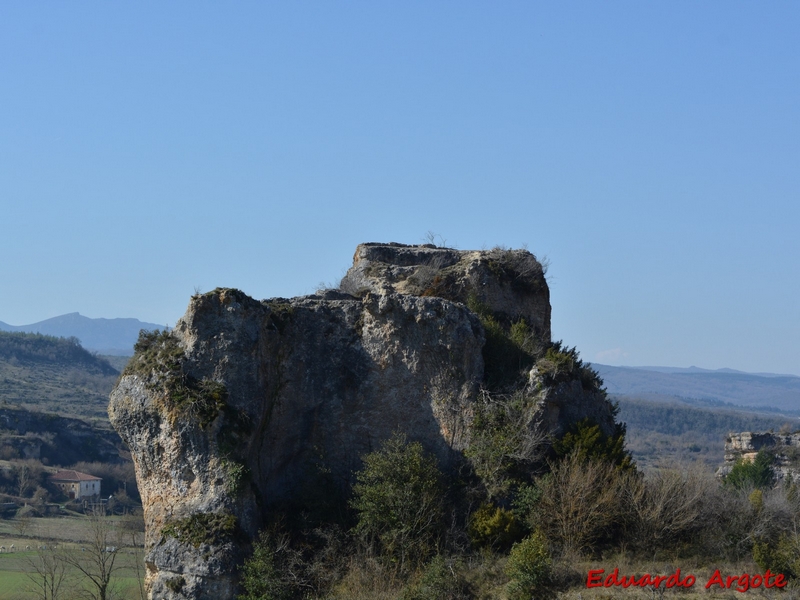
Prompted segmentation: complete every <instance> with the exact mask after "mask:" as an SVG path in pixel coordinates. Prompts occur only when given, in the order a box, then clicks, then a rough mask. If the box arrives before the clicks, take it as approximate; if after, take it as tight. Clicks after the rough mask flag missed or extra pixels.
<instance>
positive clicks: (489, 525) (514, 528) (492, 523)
mask: <svg viewBox="0 0 800 600" xmlns="http://www.w3.org/2000/svg"><path fill="white" fill-rule="evenodd" d="M523 529H524V528H523V526H522V524H521V523H520V522H519V520H518V519H517V517H516V516H515V515H514V513H513V512H511V511H510V510H506V509H505V508H501V507H499V506H494V505H493V504H490V503H488V502H485V503H483V504H481V505H480V506H479V507H478V510H476V511H475V512H474V513H472V515H470V518H469V526H468V529H467V532H468V533H469V539H470V541H471V542H472V544H473V545H474V546H476V547H479V548H481V547H491V548H497V549H502V548H508V547H510V546H511V545H512V544H513V543H514V542H516V541H519V539H520V538H521V537H522V535H523Z"/></svg>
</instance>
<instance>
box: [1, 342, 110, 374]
mask: <svg viewBox="0 0 800 600" xmlns="http://www.w3.org/2000/svg"><path fill="white" fill-rule="evenodd" d="M0 359H3V360H8V361H23V362H24V361H30V362H51V363H59V364H63V365H71V366H80V367H81V368H82V369H85V370H89V371H93V372H97V373H100V374H102V375H119V373H118V372H117V370H116V369H114V367H112V366H111V365H110V364H108V362H107V361H105V360H103V359H101V358H98V357H96V356H95V355H94V354H92V353H91V352H89V351H88V350H86V349H84V348H83V347H82V346H81V344H80V341H79V340H78V339H77V338H74V337H70V338H57V337H53V336H50V335H42V334H39V333H16V332H7V331H0Z"/></svg>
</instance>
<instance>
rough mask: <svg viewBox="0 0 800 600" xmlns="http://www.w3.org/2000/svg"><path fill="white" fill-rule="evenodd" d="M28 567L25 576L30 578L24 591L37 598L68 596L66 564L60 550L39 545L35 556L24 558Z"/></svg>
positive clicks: (53, 599) (56, 598) (45, 599)
mask: <svg viewBox="0 0 800 600" xmlns="http://www.w3.org/2000/svg"><path fill="white" fill-rule="evenodd" d="M26 562H27V563H28V567H29V569H28V570H27V571H26V572H25V576H26V577H27V578H28V579H29V580H30V584H29V585H27V586H26V589H25V591H26V592H28V593H30V594H32V595H33V596H34V597H35V598H36V599H37V600H59V598H65V597H67V596H69V592H70V591H71V590H70V586H69V583H70V581H69V572H68V569H67V567H68V565H67V563H66V561H65V560H64V555H63V553H62V552H60V551H59V550H57V549H56V548H55V547H54V546H40V547H39V549H38V550H37V551H36V556H33V557H28V558H27V559H26Z"/></svg>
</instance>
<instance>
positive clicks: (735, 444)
mask: <svg viewBox="0 0 800 600" xmlns="http://www.w3.org/2000/svg"><path fill="white" fill-rule="evenodd" d="M761 451H764V452H768V453H769V454H770V455H772V456H773V463H772V471H773V473H774V474H775V479H776V480H778V481H781V480H783V479H785V478H786V477H791V478H792V480H793V481H797V480H798V479H799V478H800V432H797V431H795V432H792V433H790V432H785V433H776V432H773V431H761V432H754V431H741V432H738V433H734V432H731V433H729V434H728V437H727V438H726V439H725V464H724V465H722V466H721V467H720V468H719V469H718V470H717V475H719V476H724V475H727V474H728V473H730V472H731V469H732V468H733V466H734V465H735V464H736V461H738V460H741V461H745V462H752V461H754V460H755V458H756V456H757V455H758V453H759V452H761Z"/></svg>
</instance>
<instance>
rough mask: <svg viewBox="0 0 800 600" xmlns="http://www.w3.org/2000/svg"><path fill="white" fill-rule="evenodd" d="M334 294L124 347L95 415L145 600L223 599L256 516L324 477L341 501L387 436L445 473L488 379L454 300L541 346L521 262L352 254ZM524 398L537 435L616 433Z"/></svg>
mask: <svg viewBox="0 0 800 600" xmlns="http://www.w3.org/2000/svg"><path fill="white" fill-rule="evenodd" d="M342 290H344V291H338V290H331V291H327V292H324V293H319V294H317V295H312V296H305V297H300V298H293V299H282V298H276V299H271V300H265V301H257V300H254V299H252V298H250V297H248V296H247V295H246V294H244V293H242V292H240V291H237V290H230V289H217V290H214V291H213V292H209V293H207V294H203V295H196V296H194V297H192V299H191V302H190V304H189V307H188V309H187V311H186V314H185V315H184V316H183V317H182V318H181V319H180V321H179V322H178V323H177V324H176V326H175V328H174V330H173V331H172V332H171V333H163V334H158V335H155V334H154V336H153V337H152V338H150V341H148V342H147V343H143V344H142V345H141V346H140V347H139V349H138V350H137V354H136V356H135V357H134V358H133V359H132V361H131V364H130V365H129V368H128V369H127V370H126V372H125V373H123V376H122V377H121V379H120V382H119V383H118V385H117V387H116V388H115V389H114V391H113V392H112V394H111V402H110V406H109V415H110V418H111V421H112V424H113V425H114V427H115V428H116V429H117V431H118V432H119V433H120V435H121V436H122V438H123V440H124V441H125V443H126V444H127V445H128V447H129V448H130V450H131V453H132V456H133V460H134V464H135V467H136V474H137V480H138V484H139V489H140V492H141V495H142V500H143V504H144V510H145V528H146V550H147V555H146V586H147V590H148V593H149V595H150V598H175V599H182V600H188V599H192V600H206V599H208V600H211V599H213V600H228V599H232V598H234V597H235V594H236V582H237V567H238V565H239V564H240V563H241V562H242V560H243V559H244V555H245V553H246V549H247V548H248V544H249V541H250V540H252V539H253V538H254V536H255V535H256V534H257V532H258V530H259V528H260V527H261V526H262V524H263V521H264V519H265V517H266V515H268V514H269V511H270V510H271V509H272V508H274V507H279V506H282V505H283V506H287V505H288V506H291V503H292V501H293V498H296V497H298V495H302V494H304V493H305V492H306V491H308V489H309V486H315V485H317V483H318V480H317V479H316V478H317V477H318V476H319V474H320V473H325V477H326V482H327V483H330V482H333V485H338V486H340V487H341V488H342V489H346V488H347V486H348V484H349V483H350V482H351V481H352V477H353V472H354V471H355V470H357V469H358V468H360V466H361V463H360V457H361V456H363V455H364V454H365V453H367V452H370V451H373V450H375V449H377V448H378V447H379V444H380V443H381V442H382V441H383V440H385V439H387V438H388V437H390V436H391V435H392V434H393V433H394V432H396V431H401V432H403V433H405V434H406V435H407V436H408V437H409V438H410V439H412V440H418V441H420V442H421V443H422V444H423V445H424V447H425V448H426V449H427V450H428V451H429V452H432V453H434V454H435V455H436V456H437V458H438V460H439V463H440V466H442V467H443V468H444V469H445V470H447V469H448V468H450V467H452V466H454V465H456V464H459V462H460V461H462V460H463V455H462V451H463V450H464V449H465V448H466V447H467V445H468V444H469V436H470V433H469V431H470V423H471V419H472V415H473V407H474V403H475V402H476V399H477V397H478V395H479V392H480V389H481V385H482V382H483V378H484V361H483V356H482V349H483V346H484V342H485V333H484V329H483V326H482V324H481V321H480V319H479V318H478V316H476V314H475V313H473V312H472V311H471V310H469V309H468V308H467V306H466V305H465V303H466V302H467V301H472V302H474V301H475V299H477V301H478V302H481V303H483V305H485V306H488V307H489V308H490V309H491V310H492V311H493V312H494V314H495V315H497V316H498V318H499V319H501V320H505V321H506V323H507V324H508V323H512V322H514V321H517V320H518V319H520V318H524V319H525V320H526V322H527V323H529V324H530V325H531V327H532V329H533V330H534V331H535V333H536V335H537V336H539V337H540V338H541V340H542V343H543V344H544V343H549V341H550V303H549V291H548V288H547V283H546V281H545V279H544V273H543V269H542V267H541V265H540V264H539V263H538V261H536V259H535V258H534V257H533V256H532V255H531V254H530V253H528V252H525V251H516V250H515V251H510V250H492V251H481V252H467V251H457V250H452V249H442V248H435V247H432V246H403V245H399V244H362V245H360V246H359V247H358V249H357V250H356V256H355V259H354V265H353V267H352V268H351V269H350V271H349V272H348V274H347V276H346V277H345V279H344V281H343V283H342ZM529 387H530V393H535V394H538V396H537V398H538V402H537V410H539V411H540V413H541V414H539V415H537V417H536V419H535V421H536V423H538V426H540V427H542V428H543V429H544V430H546V431H548V432H562V431H564V430H565V429H566V428H567V427H568V426H569V425H570V424H571V423H574V422H575V421H577V420H580V419H581V418H584V417H587V416H588V417H592V418H594V419H595V420H596V421H597V422H599V423H600V424H601V425H602V427H603V429H604V431H606V432H607V433H612V432H613V427H614V419H613V414H612V412H611V405H610V404H609V402H608V401H607V400H606V399H605V396H604V394H602V393H598V392H597V391H596V390H594V391H592V390H589V391H587V390H584V389H583V388H582V386H581V384H580V382H575V381H573V382H566V383H561V384H559V385H558V386H556V387H554V388H552V389H550V388H543V387H542V386H541V382H540V380H539V379H537V375H536V373H535V370H534V371H533V372H532V373H531V376H530V382H529Z"/></svg>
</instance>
